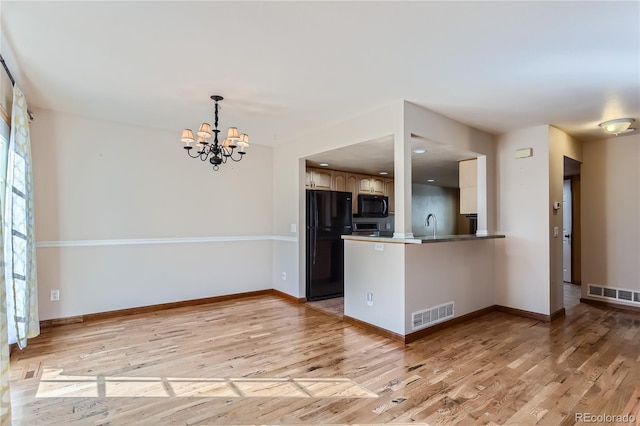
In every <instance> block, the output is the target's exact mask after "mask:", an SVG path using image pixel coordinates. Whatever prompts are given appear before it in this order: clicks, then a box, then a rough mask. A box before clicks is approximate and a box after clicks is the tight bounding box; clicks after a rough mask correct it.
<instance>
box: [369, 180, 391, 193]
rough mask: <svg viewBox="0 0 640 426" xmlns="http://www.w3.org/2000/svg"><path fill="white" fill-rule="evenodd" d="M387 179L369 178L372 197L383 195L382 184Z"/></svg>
mask: <svg viewBox="0 0 640 426" xmlns="http://www.w3.org/2000/svg"><path fill="white" fill-rule="evenodd" d="M386 180H387V179H383V178H379V177H376V176H371V179H370V180H369V182H370V184H371V193H372V194H374V195H384V184H385V181H386Z"/></svg>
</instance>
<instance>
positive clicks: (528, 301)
mask: <svg viewBox="0 0 640 426" xmlns="http://www.w3.org/2000/svg"><path fill="white" fill-rule="evenodd" d="M520 148H533V157H530V158H523V159H516V158H515V151H516V150H517V149H520ZM496 151H497V170H496V178H497V182H498V186H497V189H498V190H497V193H498V200H497V201H498V215H497V223H498V233H500V234H504V235H505V236H506V238H505V239H503V240H497V241H496V304H498V305H502V306H507V307H511V308H516V309H522V310H525V311H531V312H536V313H541V314H545V315H549V314H550V287H549V274H550V264H549V211H550V206H549V126H546V125H545V126H538V127H533V128H529V129H524V130H519V131H514V132H511V133H507V134H504V135H501V136H499V137H498V138H497V145H496Z"/></svg>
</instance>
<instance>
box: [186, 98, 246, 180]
mask: <svg viewBox="0 0 640 426" xmlns="http://www.w3.org/2000/svg"><path fill="white" fill-rule="evenodd" d="M211 99H213V101H214V102H215V121H214V122H213V123H214V128H213V129H212V128H211V124H209V123H202V124H201V125H200V129H199V130H198V133H197V135H198V140H197V142H196V140H195V139H194V137H193V132H192V131H191V129H184V130H183V131H182V138H181V140H182V142H184V143H185V146H184V149H186V150H187V154H188V155H189V157H191V158H199V159H200V160H202V161H207V159H208V160H209V163H211V164H212V165H213V170H216V171H217V170H218V169H219V168H220V164H226V162H227V160H229V159H231V160H233V161H235V162H238V161H240V160H242V158H243V157H244V155H245V154H246V152H245V148H247V147H248V146H249V136H248V135H247V134H246V133H243V134H241V135H238V129H237V128H236V127H229V131H228V132H227V137H226V139H225V140H224V141H222V143H219V142H218V133H220V130H218V108H219V106H218V102H220V101H221V100H223V99H224V98H223V97H222V96H219V95H213V96H211ZM212 132H213V142H209V139H211V137H212V134H211V133H212ZM193 142H196V148H197V149H198V151H196V152H195V154H192V153H191V150H193V148H194V147H192V146H191V145H190V144H192V143H193ZM236 148H238V150H237V151H236V150H235V149H236Z"/></svg>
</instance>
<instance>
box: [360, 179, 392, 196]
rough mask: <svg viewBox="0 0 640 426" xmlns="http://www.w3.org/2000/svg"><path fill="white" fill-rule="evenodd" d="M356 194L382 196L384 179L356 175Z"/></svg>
mask: <svg viewBox="0 0 640 426" xmlns="http://www.w3.org/2000/svg"><path fill="white" fill-rule="evenodd" d="M356 176H357V179H358V194H373V195H384V181H385V179H383V178H379V177H376V176H369V175H356Z"/></svg>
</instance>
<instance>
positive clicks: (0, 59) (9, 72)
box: [0, 53, 16, 86]
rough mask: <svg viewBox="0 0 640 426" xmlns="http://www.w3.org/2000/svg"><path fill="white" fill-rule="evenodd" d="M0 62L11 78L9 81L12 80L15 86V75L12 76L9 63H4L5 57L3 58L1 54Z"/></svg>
mask: <svg viewBox="0 0 640 426" xmlns="http://www.w3.org/2000/svg"><path fill="white" fill-rule="evenodd" d="M0 62H2V66H3V68H4V70H5V71H6V72H7V75H8V76H9V80H11V85H12V86H15V85H16V80H15V79H14V78H13V75H11V71H9V67H7V63H6V62H5V61H4V57H3V56H2V54H1V53H0Z"/></svg>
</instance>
